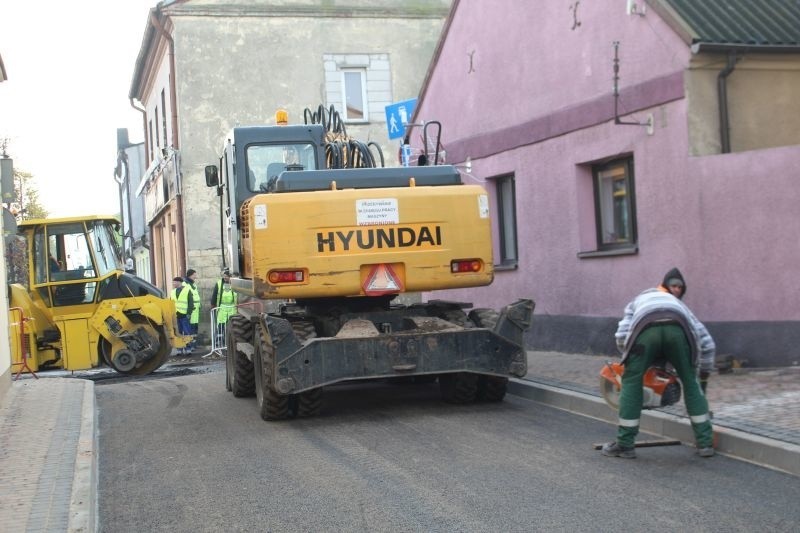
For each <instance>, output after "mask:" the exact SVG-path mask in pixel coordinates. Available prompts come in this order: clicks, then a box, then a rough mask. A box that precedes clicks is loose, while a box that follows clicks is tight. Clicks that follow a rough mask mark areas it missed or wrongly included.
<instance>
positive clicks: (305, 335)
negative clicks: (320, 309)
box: [291, 320, 317, 344]
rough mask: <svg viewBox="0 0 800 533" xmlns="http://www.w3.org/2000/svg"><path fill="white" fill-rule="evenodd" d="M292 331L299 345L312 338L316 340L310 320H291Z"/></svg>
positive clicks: (314, 330) (315, 332)
mask: <svg viewBox="0 0 800 533" xmlns="http://www.w3.org/2000/svg"><path fill="white" fill-rule="evenodd" d="M291 324H292V331H294V336H295V337H297V340H298V341H300V344H305V343H306V341H309V340H311V339H313V338H316V336H317V331H316V329H315V328H314V323H313V322H312V321H310V320H292V323H291Z"/></svg>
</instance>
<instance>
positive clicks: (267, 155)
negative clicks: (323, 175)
mask: <svg viewBox="0 0 800 533" xmlns="http://www.w3.org/2000/svg"><path fill="white" fill-rule="evenodd" d="M289 166H291V167H292V168H302V169H303V170H316V169H317V165H316V158H315V151H314V145H313V144H311V143H290V144H254V145H250V146H248V147H247V169H248V173H247V174H248V177H249V183H248V185H249V188H250V190H251V191H253V192H259V191H266V190H267V184H268V183H269V181H270V180H271V179H274V178H277V177H278V174H280V173H281V172H283V171H284V170H286V168H287V167H289Z"/></svg>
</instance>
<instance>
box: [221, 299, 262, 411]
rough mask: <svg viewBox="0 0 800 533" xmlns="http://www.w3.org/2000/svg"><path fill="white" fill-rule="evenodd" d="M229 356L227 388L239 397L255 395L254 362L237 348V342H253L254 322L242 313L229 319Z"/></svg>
mask: <svg viewBox="0 0 800 533" xmlns="http://www.w3.org/2000/svg"><path fill="white" fill-rule="evenodd" d="M225 333H226V335H227V336H228V338H227V339H226V340H225V342H226V346H227V347H228V348H227V356H226V357H225V382H226V383H225V388H226V389H228V390H229V391H231V392H233V395H234V396H236V397H237V398H245V397H248V396H253V395H254V394H255V393H256V387H255V374H254V372H253V363H252V361H250V360H249V359H248V358H247V356H246V355H245V354H243V353H242V352H240V351H238V350H237V349H236V343H237V342H248V343H249V342H252V339H253V324H252V323H251V322H250V321H249V320H247V318H245V317H243V316H241V315H233V316H232V317H230V319H229V320H228V327H227V329H226V331H225Z"/></svg>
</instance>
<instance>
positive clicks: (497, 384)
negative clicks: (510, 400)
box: [470, 309, 508, 402]
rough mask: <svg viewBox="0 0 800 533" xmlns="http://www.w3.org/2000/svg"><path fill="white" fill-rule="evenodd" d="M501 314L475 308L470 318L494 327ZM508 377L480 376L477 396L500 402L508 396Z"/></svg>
mask: <svg viewBox="0 0 800 533" xmlns="http://www.w3.org/2000/svg"><path fill="white" fill-rule="evenodd" d="M499 318H500V314H499V313H498V312H497V311H495V310H494V309H473V310H472V312H471V313H470V319H471V320H472V321H473V322H475V325H476V326H478V327H479V328H487V329H494V327H495V325H496V324H497V320H498V319H499ZM507 389H508V378H504V377H500V376H486V375H483V376H478V391H477V393H476V397H477V399H478V400H479V401H484V402H500V401H503V398H505V396H506V390H507Z"/></svg>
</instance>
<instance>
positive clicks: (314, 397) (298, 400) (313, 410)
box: [289, 320, 322, 417]
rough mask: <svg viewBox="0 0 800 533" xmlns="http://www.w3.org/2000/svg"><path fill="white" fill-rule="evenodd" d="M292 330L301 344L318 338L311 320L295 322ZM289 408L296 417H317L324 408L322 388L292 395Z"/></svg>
mask: <svg viewBox="0 0 800 533" xmlns="http://www.w3.org/2000/svg"><path fill="white" fill-rule="evenodd" d="M292 330H293V331H294V334H295V337H297V340H298V341H300V344H305V343H306V342H307V341H309V340H311V339H313V338H315V337H316V336H317V332H316V330H315V328H314V323H313V322H311V321H310V320H293V321H292ZM289 406H290V411H291V412H292V414H293V415H294V416H299V417H308V416H316V415H317V414H319V410H320V408H321V407H322V387H319V388H316V389H311V390H309V391H306V392H301V393H300V394H293V395H291V396H290V397H289Z"/></svg>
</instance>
